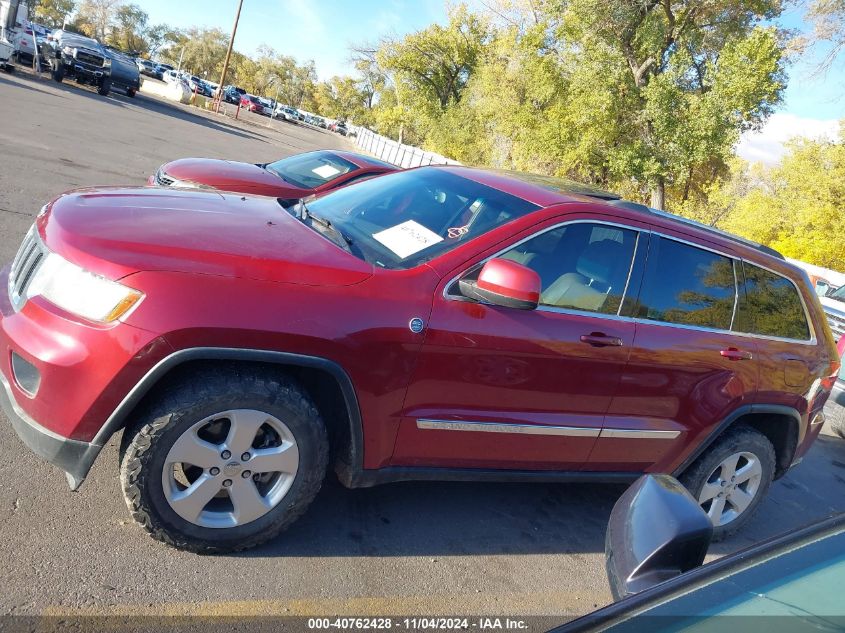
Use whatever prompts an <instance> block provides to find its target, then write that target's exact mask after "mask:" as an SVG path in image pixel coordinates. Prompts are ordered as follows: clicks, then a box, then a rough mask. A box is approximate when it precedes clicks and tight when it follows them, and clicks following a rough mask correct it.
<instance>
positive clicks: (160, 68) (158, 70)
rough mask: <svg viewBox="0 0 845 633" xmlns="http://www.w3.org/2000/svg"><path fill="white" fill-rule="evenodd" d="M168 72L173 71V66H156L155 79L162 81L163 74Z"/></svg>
mask: <svg viewBox="0 0 845 633" xmlns="http://www.w3.org/2000/svg"><path fill="white" fill-rule="evenodd" d="M170 70H174V68H173V66H171V65H170V64H156V79H160V80H161V81H164V75H165V73H166V72H168V71H170Z"/></svg>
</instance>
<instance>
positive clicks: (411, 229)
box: [373, 220, 443, 259]
mask: <svg viewBox="0 0 845 633" xmlns="http://www.w3.org/2000/svg"><path fill="white" fill-rule="evenodd" d="M373 237H374V238H375V239H377V240H378V241H379V242H381V243H382V244H384V245H385V246H386V247H387V248H389V249H390V250H391V251H393V252H394V253H396V255H397V256H398V257H400V258H401V259H405V258H406V257H410V256H411V255H413V254H414V253H419V252H420V251H421V250H424V249H426V248H428V247H429V246H432V245H434V244H437V243H438V242H442V241H443V238H442V237H440V236H439V235H438V234H437V233H435V232H434V231H431V230H429V229H427V228H426V227H424V226H423V225H422V224H419V223H418V222H414V221H413V220H408V221H407V222H402V224H397V225H396V226H392V227H390V228H389V229H385V230H384V231H379V232H378V233H373Z"/></svg>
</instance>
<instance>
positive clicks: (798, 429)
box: [673, 404, 805, 479]
mask: <svg viewBox="0 0 845 633" xmlns="http://www.w3.org/2000/svg"><path fill="white" fill-rule="evenodd" d="M738 425H745V426H749V427H751V428H753V429H754V430H756V431H758V432H759V433H761V434H763V435H764V436H766V438H768V440H769V441H770V442H771V443H772V446H774V449H775V456H776V459H777V463H776V466H775V479H778V478H780V477H782V476H783V475H784V474H786V471H787V470H789V467H790V466H791V465H792V460H793V458H794V457H795V451H796V450H797V448H798V443H799V441H800V439H801V437H803V435H804V430H805V429H804V423H803V420H802V418H801V414H800V413H798V411H797V410H796V409H794V408H793V407H789V406H785V405H780V404H753V405H745V406H742V407H740V408H739V409H737V410H736V411H734V412H733V413H732V414H731V415H729V416H728V417H726V418H725V419H724V420H722V421H721V422H720V423H719V424H718V425H716V426H715V427H714V429H713V430H712V431H711V432H710V434H709V435H708V436H707V437H706V438H705V440H704V441H703V442H701V443H700V444H699V445H698V447H697V448H696V449H695V450H694V451H693V452H692V453H690V454H689V455H688V456H687V458H686V459H685V460H684V461H683V463H682V464H681V465H680V466H678V467H677V468H676V469H675V471H674V472H673V475H674V476H676V477H678V476H680V475H681V474H682V473H683V472H684V471H685V470H686V469H687V468H689V467H690V466H691V465H692V464H693V462H695V460H696V459H698V458H699V457H700V456H701V455H702V454H703V453H704V452H705V451H706V450H707V449H708V448H709V447H710V446H711V445H712V444H713V442H715V441H716V440H717V439H718V438H719V437H721V436H722V435H724V434H725V432H727V431H728V430H729V429H731V428H734V427H736V426H738Z"/></svg>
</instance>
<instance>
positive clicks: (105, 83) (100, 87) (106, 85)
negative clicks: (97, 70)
mask: <svg viewBox="0 0 845 633" xmlns="http://www.w3.org/2000/svg"><path fill="white" fill-rule="evenodd" d="M110 91H111V80H110V79H103V80H102V81H100V83H99V84H97V94H98V95H100V96H101V97H108V96H109V92H110Z"/></svg>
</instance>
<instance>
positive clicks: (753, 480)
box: [698, 451, 763, 527]
mask: <svg viewBox="0 0 845 633" xmlns="http://www.w3.org/2000/svg"><path fill="white" fill-rule="evenodd" d="M762 475H763V468H762V465H761V464H760V459H759V458H758V457H757V456H756V455H755V454H754V453H749V452H745V451H743V452H740V453H734V454H733V455H730V456H729V457H727V458H726V459H724V460H723V461H722V462H721V463H720V464H719V465H718V466H716V468H715V469H713V472H712V473H710V476H709V477H708V478H707V481H706V482H705V483H704V486H703V487H702V489H701V493H700V494H699V496H698V503H699V504H701V507H702V509H703V510H704V511H705V512H706V513H707V516H709V517H710V520H711V521H712V522H713V525H714V526H717V527H718V526H720V525H727V524H728V523H730V522H732V521H734V520H736V519H737V518H738V517H739V516H740V515H741V514H742V513H743V512H745V510H746V509H747V508H748V507H749V506H750V505H751V502H752V501H754V497H755V496H756V495H757V492H758V491H759V489H760V482H761V480H762Z"/></svg>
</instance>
